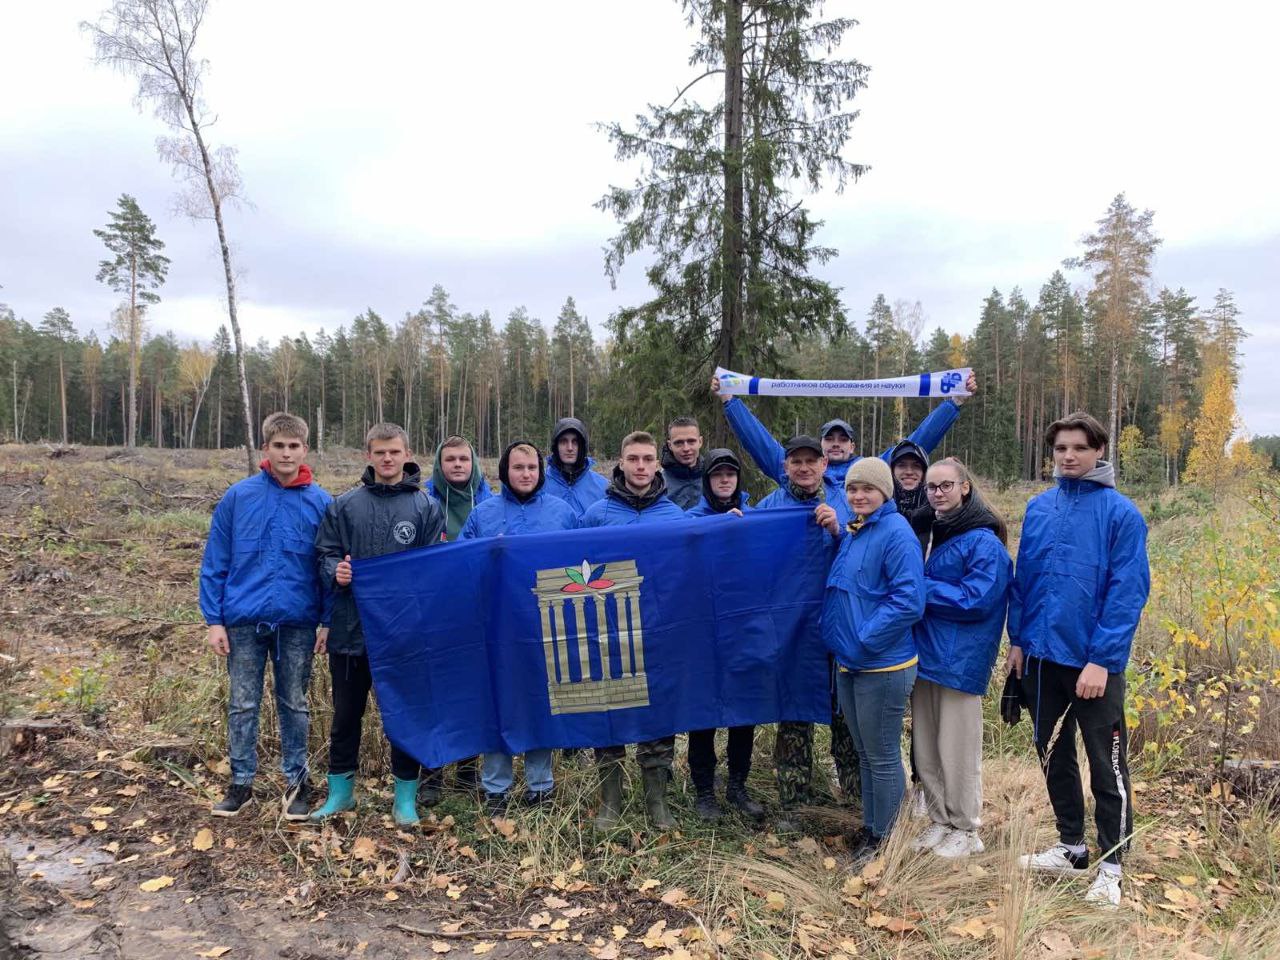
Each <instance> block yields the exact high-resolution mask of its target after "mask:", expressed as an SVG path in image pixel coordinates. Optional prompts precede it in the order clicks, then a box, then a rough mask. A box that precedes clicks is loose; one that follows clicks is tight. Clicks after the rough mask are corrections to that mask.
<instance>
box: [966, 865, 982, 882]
mask: <svg viewBox="0 0 1280 960" xmlns="http://www.w3.org/2000/svg"><path fill="white" fill-rule="evenodd" d="M968 874H969V876H971V877H973V878H975V879H977V878H979V877H985V876H986V875H987V868H986V867H984V866H983V865H982V864H980V863H971V864H969V868H968Z"/></svg>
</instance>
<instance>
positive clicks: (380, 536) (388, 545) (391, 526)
mask: <svg viewBox="0 0 1280 960" xmlns="http://www.w3.org/2000/svg"><path fill="white" fill-rule="evenodd" d="M421 480H422V473H421V471H420V470H419V469H418V465H417V464H416V463H406V464H405V467H404V479H403V480H401V481H400V482H399V483H397V484H393V485H389V484H383V483H378V482H377V480H376V478H375V475H374V472H373V467H371V466H370V467H367V468H365V471H364V476H362V477H361V478H360V486H358V487H356V488H355V489H354V490H348V491H347V492H346V493H344V494H343V495H342V496H340V497H338V498H337V499H336V500H334V501H333V503H331V504H329V509H328V510H327V511H326V512H325V515H324V519H323V520H322V521H321V522H320V529H319V531H318V532H317V533H316V558H317V562H318V563H319V565H320V580H321V582H322V583H323V584H324V585H325V588H326V589H327V590H329V591H330V592H331V593H332V595H333V616H332V619H331V620H330V622H329V652H330V653H341V654H346V655H348V656H358V655H362V654H363V653H364V631H363V630H361V628H360V615H359V614H358V613H357V611H356V600H355V595H354V594H353V593H352V592H351V588H350V587H349V586H348V587H340V586H338V584H337V582H336V581H335V580H334V575H335V573H336V571H337V569H338V564H339V563H341V562H342V558H343V557H345V556H347V555H348V554H350V556H351V559H353V560H362V559H365V558H368V557H381V556H383V555H384V554H388V553H399V552H400V551H402V550H410V549H412V548H413V547H425V546H430V545H431V544H435V543H439V542H440V537H441V535H442V534H443V533H444V513H443V512H442V511H441V510H440V505H439V504H438V503H437V502H436V501H435V499H434V498H433V497H432V496H431V495H430V494H428V493H427V492H426V491H425V490H423V489H422V485H421Z"/></svg>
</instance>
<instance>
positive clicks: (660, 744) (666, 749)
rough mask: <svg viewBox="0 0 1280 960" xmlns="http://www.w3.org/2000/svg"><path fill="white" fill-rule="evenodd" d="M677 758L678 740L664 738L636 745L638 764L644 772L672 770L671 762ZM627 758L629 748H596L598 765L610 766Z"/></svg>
mask: <svg viewBox="0 0 1280 960" xmlns="http://www.w3.org/2000/svg"><path fill="white" fill-rule="evenodd" d="M675 756H676V738H675V737H663V738H662V739H660V740H644V741H641V742H640V743H637V744H636V763H638V764H639V765H640V768H641V769H642V770H667V771H670V770H671V762H672V761H673V760H674V759H675ZM626 757H627V748H626V747H625V746H618V747H596V765H597V766H601V767H604V766H608V765H609V764H611V763H622V761H623V760H625V759H626Z"/></svg>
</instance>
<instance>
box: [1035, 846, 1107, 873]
mask: <svg viewBox="0 0 1280 960" xmlns="http://www.w3.org/2000/svg"><path fill="white" fill-rule="evenodd" d="M1018 866H1020V867H1022V869H1024V870H1034V871H1035V872H1036V873H1056V874H1060V875H1062V876H1069V877H1078V876H1080V875H1081V874H1083V873H1085V872H1086V869H1087V868H1088V866H1089V854H1088V853H1085V854H1083V855H1079V856H1077V855H1076V854H1074V853H1072V852H1071V851H1070V850H1068V849H1067V848H1066V847H1065V846H1063V845H1062V844H1061V843H1059V844H1057V845H1055V846H1052V847H1050V848H1049V849H1048V850H1045V851H1043V852H1041V853H1024V854H1023V855H1022V856H1020V857H1019V858H1018Z"/></svg>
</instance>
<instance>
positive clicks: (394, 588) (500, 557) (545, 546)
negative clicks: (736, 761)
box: [353, 507, 831, 767]
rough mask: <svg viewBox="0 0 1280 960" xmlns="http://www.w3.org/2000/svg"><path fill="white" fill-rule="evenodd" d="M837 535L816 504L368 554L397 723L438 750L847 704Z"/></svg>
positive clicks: (668, 730)
mask: <svg viewBox="0 0 1280 960" xmlns="http://www.w3.org/2000/svg"><path fill="white" fill-rule="evenodd" d="M830 560H831V538H830V536H828V535H827V534H826V533H824V532H822V531H821V530H820V529H819V528H818V527H817V526H816V525H815V524H814V522H813V511H811V510H809V509H807V508H799V507H797V508H794V509H783V510H768V511H757V512H753V513H748V514H747V515H746V516H745V517H736V516H730V515H725V516H715V517H705V518H701V519H689V520H684V521H679V520H674V521H672V522H670V523H653V524H633V525H629V526H622V527H596V528H590V529H583V530H568V531H559V532H554V533H538V534H530V535H527V536H515V537H494V538H491V539H484V540H468V541H463V542H460V543H449V544H442V545H440V546H432V547H424V548H421V549H417V550H410V551H406V552H404V553H397V554H392V555H389V556H384V557H378V558H374V559H369V560H357V561H355V562H354V576H353V588H354V589H355V596H356V604H357V606H358V607H359V610H360V619H361V622H362V624H363V626H364V636H365V644H366V646H367V648H368V652H369V662H370V666H371V667H372V671H373V680H374V685H375V688H376V690H377V695H378V703H379V706H380V708H381V711H382V721H383V724H384V726H385V728H386V731H387V735H388V737H389V738H390V739H391V741H392V742H393V743H395V744H396V746H398V747H400V748H401V749H402V750H404V751H405V752H407V753H409V754H410V755H412V756H413V757H415V758H417V759H418V761H419V762H421V763H423V764H424V765H426V766H429V767H438V766H442V765H443V764H445V763H449V762H452V761H454V760H458V759H461V758H463V757H470V756H474V755H476V754H478V753H483V752H486V751H494V752H506V753H512V754H515V753H523V752H525V751H526V750H530V749H534V748H537V747H590V746H609V745H613V744H625V743H636V742H638V741H641V740H653V739H657V738H659V737H663V736H667V735H670V734H673V733H683V732H685V731H688V730H702V729H706V728H710V727H728V726H738V725H740V724H749V723H771V722H774V721H777V720H804V721H812V722H826V721H827V720H828V719H829V718H830V709H831V707H830V702H831V701H830V686H829V678H828V668H827V654H826V650H825V648H824V647H823V644H822V637H821V632H820V630H819V622H818V621H819V615H820V613H821V609H822V595H823V588H824V584H825V582H826V574H827V569H828V567H829V565H830Z"/></svg>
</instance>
